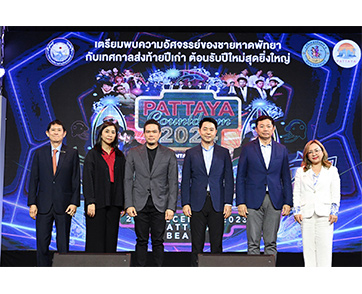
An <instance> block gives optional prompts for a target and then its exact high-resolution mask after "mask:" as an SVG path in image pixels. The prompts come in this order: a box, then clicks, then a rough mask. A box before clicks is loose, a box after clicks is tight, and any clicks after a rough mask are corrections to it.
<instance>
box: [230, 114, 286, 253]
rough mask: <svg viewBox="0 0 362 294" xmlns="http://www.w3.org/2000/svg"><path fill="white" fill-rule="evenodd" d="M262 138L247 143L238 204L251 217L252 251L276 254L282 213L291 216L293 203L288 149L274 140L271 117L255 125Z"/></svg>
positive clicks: (240, 169)
mask: <svg viewBox="0 0 362 294" xmlns="http://www.w3.org/2000/svg"><path fill="white" fill-rule="evenodd" d="M255 130H256V132H257V134H258V138H257V139H255V140H253V141H251V142H249V143H248V144H246V145H244V146H243V147H242V149H241V154H240V157H239V164H238V171H237V176H236V206H237V207H238V212H239V214H240V215H241V216H243V217H246V218H247V223H246V232H247V239H248V254H260V240H261V236H262V235H263V239H264V254H273V255H275V256H276V253H277V248H276V240H277V233H278V229H279V223H280V213H282V215H283V216H284V215H289V213H290V208H291V206H293V200H292V199H293V196H292V185H291V178H290V170H289V162H288V151H287V149H286V148H285V146H283V145H281V144H279V143H277V142H275V141H273V140H272V135H273V133H274V131H275V126H274V120H273V119H272V118H271V117H270V116H265V115H263V116H260V117H258V119H257V120H256V128H255Z"/></svg>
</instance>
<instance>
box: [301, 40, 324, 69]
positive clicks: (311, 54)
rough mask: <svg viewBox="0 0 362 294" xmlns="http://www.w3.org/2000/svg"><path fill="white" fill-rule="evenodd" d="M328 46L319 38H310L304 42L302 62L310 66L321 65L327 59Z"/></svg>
mask: <svg viewBox="0 0 362 294" xmlns="http://www.w3.org/2000/svg"><path fill="white" fill-rule="evenodd" d="M329 56H330V53H329V48H328V46H327V45H326V44H325V43H324V42H322V41H319V40H312V41H309V42H308V43H306V44H305V45H304V46H303V49H302V58H303V60H304V62H305V63H306V64H307V65H309V66H311V67H321V66H323V65H325V64H326V63H327V61H328V60H329Z"/></svg>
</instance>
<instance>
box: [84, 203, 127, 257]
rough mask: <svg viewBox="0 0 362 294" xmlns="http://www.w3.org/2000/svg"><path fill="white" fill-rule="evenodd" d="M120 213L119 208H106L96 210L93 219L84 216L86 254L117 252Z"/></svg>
mask: <svg viewBox="0 0 362 294" xmlns="http://www.w3.org/2000/svg"><path fill="white" fill-rule="evenodd" d="M120 213H121V208H120V207H117V206H107V207H104V208H100V209H96V214H95V216H94V217H89V216H88V215H86V243H85V251H86V252H92V253H98V252H100V253H114V252H116V251H117V242H118V229H119V219H120Z"/></svg>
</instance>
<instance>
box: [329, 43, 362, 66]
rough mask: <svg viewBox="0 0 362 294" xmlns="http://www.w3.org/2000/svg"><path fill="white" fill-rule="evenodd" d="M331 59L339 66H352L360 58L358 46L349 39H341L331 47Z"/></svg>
mask: <svg viewBox="0 0 362 294" xmlns="http://www.w3.org/2000/svg"><path fill="white" fill-rule="evenodd" d="M332 55H333V59H334V61H335V62H336V63H337V64H338V65H339V66H341V67H344V68H351V67H354V66H355V65H356V64H358V62H359V61H360V59H361V49H360V47H359V46H358V45H357V44H356V43H355V42H353V41H351V40H342V41H340V42H338V43H337V44H336V45H335V46H334V48H333V53H332Z"/></svg>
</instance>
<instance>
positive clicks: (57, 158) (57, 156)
mask: <svg viewBox="0 0 362 294" xmlns="http://www.w3.org/2000/svg"><path fill="white" fill-rule="evenodd" d="M62 145H63V143H61V144H60V145H59V146H58V147H57V148H53V145H52V144H50V146H51V147H52V148H51V152H50V156H51V157H53V153H54V152H53V150H58V152H57V153H55V157H56V160H57V166H58V162H59V155H60V152H61V150H62ZM63 152H64V151H63Z"/></svg>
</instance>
